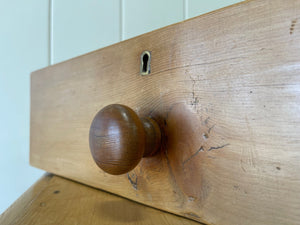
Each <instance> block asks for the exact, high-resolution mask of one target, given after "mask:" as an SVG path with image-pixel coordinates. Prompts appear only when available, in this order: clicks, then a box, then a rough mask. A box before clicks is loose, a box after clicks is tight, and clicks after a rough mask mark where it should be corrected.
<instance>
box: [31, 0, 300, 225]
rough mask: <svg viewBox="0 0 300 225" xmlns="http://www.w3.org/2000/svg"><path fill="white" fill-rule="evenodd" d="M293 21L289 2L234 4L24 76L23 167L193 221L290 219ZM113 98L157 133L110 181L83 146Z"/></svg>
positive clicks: (294, 145)
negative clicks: (144, 63) (148, 120)
mask: <svg viewBox="0 0 300 225" xmlns="http://www.w3.org/2000/svg"><path fill="white" fill-rule="evenodd" d="M299 18H300V1H297V0H285V1H284V0H253V1H246V2H244V3H241V4H237V5H234V6H232V7H228V8H225V9H222V10H219V11H215V12H213V13H210V14H206V15H204V16H200V17H197V18H194V19H191V20H188V21H186V22H183V23H179V24H175V25H172V26H168V27H166V28H163V29H160V30H157V31H154V32H151V33H148V34H145V35H142V36H139V37H136V38H133V39H130V40H128V41H124V42H121V43H119V44H116V45H113V46H110V47H107V48H104V49H100V50H97V51H95V52H91V53H89V54H86V55H83V56H80V57H78V58H74V59H71V60H69V61H66V62H63V63H60V64H57V65H54V66H51V67H48V68H45V69H42V70H40V71H36V72H34V73H33V74H32V77H31V78H32V79H31V152H30V162H31V164H32V165H33V166H35V167H38V168H41V169H44V170H46V171H49V172H52V173H55V174H58V175H61V176H64V177H67V178H70V179H73V180H76V181H79V182H81V183H85V184H88V185H91V186H93V187H97V188H100V189H103V190H106V191H109V192H112V193H116V194H118V195H121V196H124V197H126V198H129V199H132V200H134V201H137V202H141V203H144V204H146V205H150V206H153V207H156V208H159V209H163V210H166V211H169V212H173V213H176V214H179V215H182V216H185V217H188V218H191V219H194V220H197V221H201V222H205V223H211V224H298V223H299V221H300V163H299V161H300V152H299V151H300V150H299V149H300V138H299V134H300V107H299V105H300V75H299V74H300V32H299V31H300V27H299V29H298V26H300V25H299V24H298V19H299ZM144 50H149V51H151V54H152V61H151V74H150V75H149V76H140V75H139V66H140V54H141V53H142V52H143V51H144ZM113 103H119V104H124V105H127V106H129V107H131V108H132V109H134V110H135V111H136V112H137V113H138V114H139V115H140V116H151V117H152V118H154V119H155V120H156V121H157V122H158V123H159V125H160V127H161V129H162V130H163V133H164V137H163V147H162V149H161V151H160V153H159V154H157V155H155V156H154V157H151V158H145V159H143V160H142V161H141V163H140V164H139V165H138V167H136V168H135V169H134V170H133V171H131V172H129V173H128V174H125V175H120V176H112V175H108V174H106V173H104V172H102V171H101V170H100V169H99V168H98V167H97V166H96V164H95V163H94V162H93V159H92V157H91V154H90V150H89V143H88V135H89V128H90V124H91V122H92V119H93V117H94V116H95V114H96V113H97V112H98V111H99V110H100V109H101V108H102V107H104V106H106V105H109V104H113Z"/></svg>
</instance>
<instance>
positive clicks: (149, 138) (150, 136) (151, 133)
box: [141, 117, 161, 157]
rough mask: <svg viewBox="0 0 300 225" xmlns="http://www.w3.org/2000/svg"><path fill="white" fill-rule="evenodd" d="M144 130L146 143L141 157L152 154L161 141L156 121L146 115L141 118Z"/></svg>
mask: <svg viewBox="0 0 300 225" xmlns="http://www.w3.org/2000/svg"><path fill="white" fill-rule="evenodd" d="M141 121H142V124H143V126H144V130H145V134H146V135H145V136H146V143H145V151H144V155H143V157H149V156H152V155H154V154H155V153H156V152H157V151H158V149H159V147H160V143H161V132H160V129H159V126H158V125H157V123H156V122H155V121H154V120H153V119H151V118H148V117H144V118H142V119H141Z"/></svg>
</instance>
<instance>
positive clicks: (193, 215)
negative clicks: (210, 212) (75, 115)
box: [184, 212, 200, 219]
mask: <svg viewBox="0 0 300 225" xmlns="http://www.w3.org/2000/svg"><path fill="white" fill-rule="evenodd" d="M184 215H186V216H189V217H194V218H197V219H200V216H198V215H197V214H195V213H192V212H187V213H184Z"/></svg>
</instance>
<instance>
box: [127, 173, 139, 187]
mask: <svg viewBox="0 0 300 225" xmlns="http://www.w3.org/2000/svg"><path fill="white" fill-rule="evenodd" d="M127 177H128V180H129V182H130V183H131V185H132V187H133V188H134V189H135V190H137V181H138V178H137V176H136V175H135V180H133V179H132V178H131V177H130V175H129V173H127Z"/></svg>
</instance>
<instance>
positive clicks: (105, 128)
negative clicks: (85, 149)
mask: <svg viewBox="0 0 300 225" xmlns="http://www.w3.org/2000/svg"><path fill="white" fill-rule="evenodd" d="M89 142H90V149H91V153H92V156H93V158H94V160H95V162H96V164H97V165H98V166H99V167H100V168H101V169H102V170H104V171H105V172H107V173H109V174H114V175H118V174H123V173H127V172H129V171H130V170H132V169H133V168H134V167H136V165H137V164H138V163H139V162H140V160H141V159H142V157H147V156H151V155H153V154H154V153H155V152H156V151H157V150H158V149H159V148H160V142H161V132H160V129H159V126H158V125H157V123H156V122H155V121H154V120H152V119H151V118H142V119H140V118H139V117H138V116H137V114H136V113H135V112H134V111H133V110H132V109H130V108H129V107H127V106H124V105H119V104H113V105H108V106H106V107H104V108H103V109H101V110H100V111H99V112H98V113H97V115H96V116H95V118H94V120H93V122H92V124H91V128H90V137H89Z"/></svg>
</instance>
